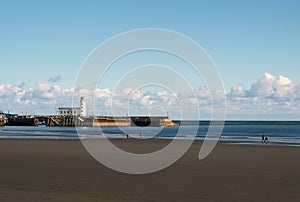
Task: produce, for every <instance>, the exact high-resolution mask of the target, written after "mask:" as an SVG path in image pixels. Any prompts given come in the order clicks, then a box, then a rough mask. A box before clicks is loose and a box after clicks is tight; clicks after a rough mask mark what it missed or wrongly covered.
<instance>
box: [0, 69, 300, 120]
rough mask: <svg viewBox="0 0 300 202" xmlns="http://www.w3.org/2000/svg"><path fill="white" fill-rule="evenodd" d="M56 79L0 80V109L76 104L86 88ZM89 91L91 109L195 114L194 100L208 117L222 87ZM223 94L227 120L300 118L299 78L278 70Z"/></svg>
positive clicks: (46, 109) (38, 110)
mask: <svg viewBox="0 0 300 202" xmlns="http://www.w3.org/2000/svg"><path fill="white" fill-rule="evenodd" d="M58 80H60V78H53V79H51V81H50V79H49V83H37V84H36V85H35V86H34V87H27V86H26V85H25V84H22V85H21V84H20V85H13V84H2V85H0V109H2V110H3V111H4V112H7V111H8V110H10V112H12V113H22V112H23V113H24V111H25V108H26V106H28V108H29V110H30V112H31V113H32V114H55V113H56V110H57V108H58V107H60V106H72V98H74V103H75V104H74V105H79V104H77V103H78V101H79V96H80V95H84V94H86V93H88V92H85V91H84V90H83V89H81V90H80V91H79V90H78V89H74V88H62V87H60V86H58V85H53V82H56V81H58ZM50 83H52V85H51V84H50ZM93 93H94V96H95V107H90V108H89V109H88V110H89V113H90V114H92V113H94V114H97V115H101V114H103V115H108V114H113V115H126V114H128V113H130V114H142V115H147V114H153V115H154V114H157V115H162V114H170V115H171V116H173V117H174V118H179V117H180V110H185V111H188V112H190V113H194V111H195V110H194V109H193V107H191V106H195V105H197V106H199V109H200V112H201V115H200V117H202V118H204V119H209V118H210V114H211V110H212V104H213V105H214V106H217V105H218V104H219V103H218V102H221V100H222V99H221V98H222V96H224V92H221V91H218V90H214V91H212V93H213V94H214V95H213V96H215V97H217V98H218V97H220V99H217V100H216V102H215V103H211V99H210V96H211V94H210V92H209V91H208V90H207V89H206V88H204V87H203V88H199V89H195V90H194V93H192V94H191V93H186V92H172V93H167V92H150V91H139V90H137V91H134V90H132V89H128V88H127V89H123V90H122V91H121V92H118V93H115V92H112V91H111V90H110V89H96V90H95V92H93ZM73 96H74V97H73ZM225 96H226V100H227V101H226V108H227V117H228V119H298V117H299V118H300V116H299V115H300V102H299V101H300V83H295V82H293V81H291V80H290V79H289V78H287V77H284V76H281V75H280V76H274V75H272V74H270V73H265V74H264V75H263V76H262V77H261V78H259V79H258V80H257V81H256V82H254V83H253V84H252V85H251V86H250V87H249V88H248V89H247V88H245V87H243V86H240V85H234V86H232V87H231V90H230V91H229V92H225ZM179 103H183V105H180V104H179ZM111 106H113V110H112V109H111Z"/></svg>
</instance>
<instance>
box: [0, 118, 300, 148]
mask: <svg viewBox="0 0 300 202" xmlns="http://www.w3.org/2000/svg"><path fill="white" fill-rule="evenodd" d="M174 122H177V123H179V124H180V126H179V127H103V128H98V127H80V128H75V127H47V126H45V125H40V126H3V127H0V138H2V139H3V138H4V139H82V138H104V137H107V138H137V139H149V138H158V139H174V138H176V139H191V138H193V139H196V140H204V139H205V138H206V139H214V140H219V141H220V142H223V143H225V144H240V145H249V144H254V145H263V146H267V145H275V146H276V145H278V146H300V121H225V123H224V127H223V130H222V132H221V133H220V134H215V135H207V134H208V133H207V132H208V130H209V127H210V126H211V122H210V121H174ZM219 124H220V123H217V124H216V125H217V126H219ZM262 135H265V136H268V142H263V141H262Z"/></svg>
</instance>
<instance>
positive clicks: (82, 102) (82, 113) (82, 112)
mask: <svg viewBox="0 0 300 202" xmlns="http://www.w3.org/2000/svg"><path fill="white" fill-rule="evenodd" d="M80 116H86V102H85V98H84V96H81V97H80Z"/></svg>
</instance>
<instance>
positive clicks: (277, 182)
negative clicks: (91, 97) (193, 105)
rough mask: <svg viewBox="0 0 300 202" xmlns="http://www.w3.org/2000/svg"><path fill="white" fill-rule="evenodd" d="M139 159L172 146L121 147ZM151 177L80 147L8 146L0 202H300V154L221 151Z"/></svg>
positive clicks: (124, 143) (3, 148) (0, 156)
mask: <svg viewBox="0 0 300 202" xmlns="http://www.w3.org/2000/svg"><path fill="white" fill-rule="evenodd" d="M113 142H114V143H115V144H116V145H118V146H120V147H122V148H127V149H128V150H131V151H136V152H146V151H149V150H152V149H155V148H161V147H163V146H164V145H165V144H166V143H167V142H168V141H166V140H134V139H129V140H128V139H116V140H113ZM200 146H201V142H200V141H197V142H195V143H194V144H193V146H192V147H191V148H190V149H189V151H188V152H187V153H186V154H185V155H184V156H183V158H181V159H180V160H179V161H178V162H176V163H175V164H173V165H172V166H170V167H168V168H167V169H164V170H162V171H159V172H156V173H152V174H147V175H127V174H122V173H118V172H115V171H112V170H110V169H108V168H106V167H104V166H103V165H101V164H100V163H98V162H97V161H96V160H94V159H93V158H92V157H91V156H90V155H89V154H88V153H87V152H86V151H85V149H84V148H83V146H82V145H81V143H80V141H79V140H8V139H1V140H0V162H1V166H0V201H228V202H233V201H251V202H252V201H300V175H299V168H300V161H299V156H300V149H299V148H293V147H272V146H267V147H265V146H238V145H225V144H218V145H217V147H216V148H215V150H214V151H213V152H212V153H211V154H210V155H209V156H208V157H207V158H206V159H204V160H198V158H197V156H198V152H199V149H200Z"/></svg>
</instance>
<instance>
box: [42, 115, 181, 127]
mask: <svg viewBox="0 0 300 202" xmlns="http://www.w3.org/2000/svg"><path fill="white" fill-rule="evenodd" d="M43 119H44V121H45V123H46V125H47V126H60V127H75V126H78V127H116V126H118V127H129V126H139V127H146V126H151V127H176V126H178V124H176V123H174V122H173V121H172V119H171V117H169V116H132V117H129V116H127V117H113V116H91V117H80V116H49V117H47V118H45V117H44V118H43Z"/></svg>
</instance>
